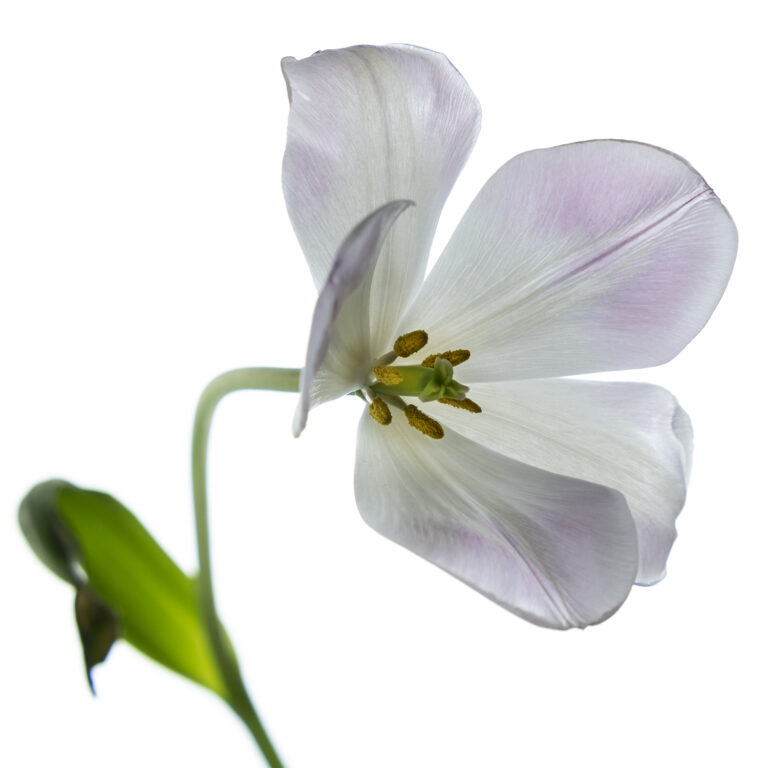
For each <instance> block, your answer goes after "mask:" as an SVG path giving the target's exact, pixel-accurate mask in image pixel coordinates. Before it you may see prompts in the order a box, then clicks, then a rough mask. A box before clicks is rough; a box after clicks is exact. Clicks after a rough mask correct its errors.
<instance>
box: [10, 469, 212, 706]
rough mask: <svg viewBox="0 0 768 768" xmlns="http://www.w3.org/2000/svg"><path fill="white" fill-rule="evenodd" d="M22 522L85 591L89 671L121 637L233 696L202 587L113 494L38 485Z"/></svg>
mask: <svg viewBox="0 0 768 768" xmlns="http://www.w3.org/2000/svg"><path fill="white" fill-rule="evenodd" d="M19 522H20V525H21V528H22V531H23V532H24V535H25V536H26V538H27V540H28V541H29V544H30V546H31V547H32V549H33V550H34V551H35V553H36V554H37V555H38V557H39V558H40V559H41V560H42V561H43V563H45V565H47V566H48V567H49V568H50V569H51V570H52V571H53V572H54V573H55V574H56V575H57V576H59V577H61V578H63V579H65V580H66V581H69V582H70V583H71V584H73V585H74V586H75V587H76V588H77V601H76V617H77V622H78V628H79V631H80V636H81V639H82V642H83V653H84V656H85V662H86V670H87V672H88V678H89V681H90V672H91V668H92V667H93V666H94V665H95V664H97V663H99V662H101V661H103V660H104V658H105V657H106V655H107V653H108V651H109V648H110V647H111V645H112V642H113V641H114V639H115V638H116V637H117V636H118V633H119V636H120V637H122V638H123V639H125V640H127V641H128V642H129V643H131V644H132V645H134V646H135V647H136V648H138V649H139V650H140V651H142V652H143V653H145V654H146V655H147V656H149V657H150V658H152V659H154V660H155V661H157V662H159V663H160V664H162V665H164V666H166V667H168V668H169V669H172V670H174V671H176V672H178V673H179V674H182V675H184V676H185V677H188V678H189V679H191V680H194V681H195V682H197V683H200V684H201V685H204V686H205V687H207V688H209V689H211V690H212V691H214V692H215V693H217V694H219V695H220V696H222V698H224V699H227V693H226V686H225V684H224V682H223V680H222V678H221V675H220V673H219V669H218V666H217V663H216V661H215V659H214V656H213V653H212V651H211V648H210V645H209V642H208V636H207V633H206V631H205V625H204V622H203V619H202V615H201V611H200V606H199V601H198V595H197V587H196V582H195V580H194V579H192V578H190V577H189V576H187V575H186V574H185V573H184V572H183V571H182V570H181V569H180V568H179V567H178V566H177V565H176V563H174V562H173V560H171V558H170V557H169V556H168V555H167V554H166V553H165V551H164V550H163V549H162V548H161V547H160V545H159V544H158V543H157V542H156V541H155V540H154V539H153V538H152V537H151V536H150V534H149V533H148V532H147V530H146V529H145V528H144V526H142V525H141V523H140V522H139V521H138V520H137V519H136V518H135V517H134V516H133V514H131V512H129V511H128V510H127V509H126V508H125V507H124V506H123V505H122V504H121V503H120V502H119V501H117V500H116V499H114V498H113V497H112V496H109V495H108V494H106V493H101V492H99V491H91V490H85V489H82V488H78V487H76V486H74V485H72V484H70V483H67V482H65V481H63V480H49V481H47V482H45V483H41V484H40V485H37V486H35V487H34V488H33V489H32V490H31V491H30V492H29V493H28V494H27V496H26V497H25V498H24V500H23V501H22V503H21V506H20V508H19Z"/></svg>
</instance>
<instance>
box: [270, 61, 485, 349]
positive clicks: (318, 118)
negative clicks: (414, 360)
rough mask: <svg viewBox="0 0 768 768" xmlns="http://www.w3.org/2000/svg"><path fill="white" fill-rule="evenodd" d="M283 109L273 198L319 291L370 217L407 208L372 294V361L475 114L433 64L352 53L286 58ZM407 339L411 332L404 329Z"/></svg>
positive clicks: (458, 82)
mask: <svg viewBox="0 0 768 768" xmlns="http://www.w3.org/2000/svg"><path fill="white" fill-rule="evenodd" d="M283 72H284V74H285V78H286V81H287V83H288V93H289V98H290V102H291V109H290V116H289V120H288V143H287V146H286V150H285V158H284V161H283V189H284V192H285V199H286V203H287V206H288V213H289V215H290V218H291V222H292V223H293V227H294V229H295V231H296V235H297V236H298V239H299V242H300V243H301V246H302V248H303V250H304V253H305V255H306V258H307V261H308V263H309V267H310V269H311V271H312V275H313V278H314V280H315V284H316V285H317V286H318V289H319V288H320V287H321V286H322V285H323V284H324V283H325V280H326V277H327V275H328V272H329V270H330V268H331V264H332V262H333V257H334V253H335V251H336V249H337V248H338V245H339V243H340V242H341V241H342V239H343V238H344V236H345V235H346V234H347V232H349V231H350V230H351V229H352V227H354V226H355V224H357V222H358V221H360V220H361V219H362V218H363V217H364V216H366V215H367V214H368V213H369V212H370V211H372V210H373V209H374V208H377V207H379V206H381V205H383V204H384V203H386V202H388V201H390V200H413V201H414V202H415V203H416V210H415V211H414V213H413V215H411V216H409V218H408V221H407V222H406V221H403V222H402V224H401V226H398V228H397V231H396V232H393V233H392V237H391V238H390V240H389V242H388V244H387V245H386V246H385V248H384V250H383V252H382V257H381V259H380V260H379V266H378V269H377V270H376V274H375V275H374V280H373V285H372V288H371V299H370V301H371V325H370V333H371V336H372V340H373V346H374V348H378V354H382V353H383V352H385V351H387V350H388V349H389V348H390V347H391V345H392V343H393V342H394V340H395V335H394V330H395V325H396V323H397V321H398V320H399V318H400V317H401V316H402V313H403V310H404V308H405V307H406V306H407V304H408V303H409V301H410V299H411V298H412V296H413V295H414V294H415V293H416V292H417V291H418V289H419V287H420V285H421V280H422V278H423V276H424V270H425V267H426V261H427V256H428V252H429V249H430V246H431V243H432V237H433V234H434V230H435V227H436V225H437V220H438V217H439V215H440V211H441V209H442V207H443V203H444V202H445V198H446V197H447V195H448V192H449V191H450V189H451V187H452V186H453V183H454V181H455V179H456V177H457V176H458V173H459V171H460V170H461V168H462V166H463V165H464V162H465V160H466V158H467V156H468V155H469V152H470V150H471V148H472V146H473V144H474V141H475V137H476V135H477V132H478V130H479V125H480V107H479V104H478V103H477V100H476V99H475V96H474V94H473V93H472V91H471V90H470V89H469V86H468V85H467V84H466V82H465V81H464V79H463V78H462V76H461V75H460V74H459V73H458V72H457V71H456V69H455V68H454V67H453V66H452V65H451V63H450V62H449V61H448V59H446V58H445V56H443V55H442V54H439V53H435V52H434V51H428V50H425V49H423V48H416V47H413V46H387V47H382V48H376V47H372V46H361V47H355V48H348V49H345V50H338V51H322V52H320V53H317V54H315V55H314V56H310V57H309V58H307V59H302V60H300V61H297V60H296V59H292V58H289V59H285V60H284V61H283ZM410 330H412V329H410Z"/></svg>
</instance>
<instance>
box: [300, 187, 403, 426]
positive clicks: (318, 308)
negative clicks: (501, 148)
mask: <svg viewBox="0 0 768 768" xmlns="http://www.w3.org/2000/svg"><path fill="white" fill-rule="evenodd" d="M410 205H413V203H411V202H410V201H408V200H395V201H394V202H391V203H387V204H386V205H383V206H382V207H381V208H379V209H377V210H375V211H374V212H373V213H371V214H369V215H368V216H367V217H366V218H365V219H363V220H362V221H361V222H360V223H359V224H358V225H357V226H356V227H355V228H354V229H353V230H352V231H351V232H350V233H349V234H348V235H347V237H346V238H345V240H344V242H343V243H342V244H341V247H340V248H339V251H338V253H337V254H336V259H335V261H334V262H333V266H332V267H331V271H330V272H329V273H328V279H327V280H326V283H325V286H324V287H323V289H322V290H321V291H320V295H319V296H318V298H317V304H316V305H315V312H314V314H313V316H312V328H311V330H310V333H309V345H308V348H307V361H306V364H305V365H304V369H303V370H302V372H301V382H300V385H299V404H298V406H297V407H296V413H295V415H294V419H293V434H294V436H295V437H298V436H299V435H300V434H301V432H302V430H303V429H304V427H305V426H306V423H307V414H308V413H309V408H310V405H318V404H319V403H322V402H326V401H328V400H333V399H334V398H336V397H341V395H345V394H347V393H348V392H351V391H353V390H355V389H357V388H358V387H360V386H361V385H362V384H363V381H364V379H365V375H366V373H367V367H368V366H370V364H371V361H372V360H373V357H372V355H371V353H370V350H369V346H368V343H369V337H368V334H367V333H364V332H363V330H362V329H363V327H364V326H366V325H367V323H368V294H369V292H370V287H371V278H372V275H373V269H374V267H375V265H376V259H377V257H378V255H379V252H380V251H381V248H382V245H383V244H384V242H385V240H386V237H387V234H388V233H389V231H390V229H391V227H392V225H393V224H394V223H395V219H397V217H398V216H399V215H400V214H401V213H402V212H403V211H404V210H405V209H406V208H408V206H410Z"/></svg>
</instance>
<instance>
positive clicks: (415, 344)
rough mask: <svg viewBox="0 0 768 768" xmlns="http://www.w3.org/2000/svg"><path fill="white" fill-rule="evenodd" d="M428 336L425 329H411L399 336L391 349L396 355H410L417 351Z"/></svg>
mask: <svg viewBox="0 0 768 768" xmlns="http://www.w3.org/2000/svg"><path fill="white" fill-rule="evenodd" d="M428 341H429V336H427V332H426V331H411V332H410V333H404V334H403V335H402V336H399V337H398V339H397V341H396V342H395V345H394V346H393V347H392V350H393V351H394V353H395V354H396V355H397V356H398V357H410V355H412V354H413V353H414V352H418V351H419V350H420V349H421V348H422V347H423V346H424V345H425V344H426V343H427V342H428Z"/></svg>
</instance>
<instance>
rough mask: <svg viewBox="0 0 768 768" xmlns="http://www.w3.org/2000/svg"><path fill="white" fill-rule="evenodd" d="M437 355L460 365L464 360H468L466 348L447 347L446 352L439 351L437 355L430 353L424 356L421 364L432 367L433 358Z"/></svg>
mask: <svg viewBox="0 0 768 768" xmlns="http://www.w3.org/2000/svg"><path fill="white" fill-rule="evenodd" d="M438 357H442V358H443V360H447V361H448V362H449V363H450V364H451V365H461V364H462V363H463V362H464V361H465V360H469V350H468V349H449V350H448V351H447V352H441V353H440V354H439V355H430V356H429V357H425V358H424V359H423V360H422V361H421V364H422V365H423V366H424V367H425V368H434V367H435V360H437V358H438Z"/></svg>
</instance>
